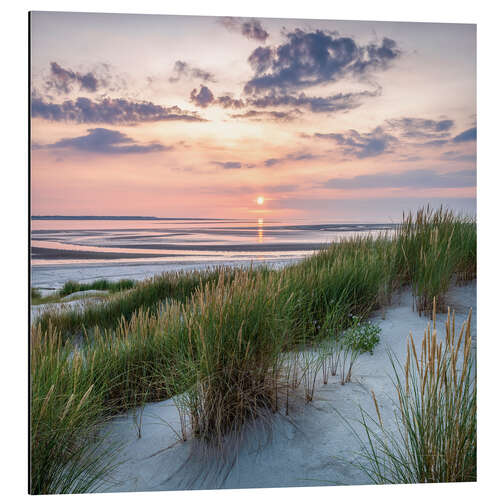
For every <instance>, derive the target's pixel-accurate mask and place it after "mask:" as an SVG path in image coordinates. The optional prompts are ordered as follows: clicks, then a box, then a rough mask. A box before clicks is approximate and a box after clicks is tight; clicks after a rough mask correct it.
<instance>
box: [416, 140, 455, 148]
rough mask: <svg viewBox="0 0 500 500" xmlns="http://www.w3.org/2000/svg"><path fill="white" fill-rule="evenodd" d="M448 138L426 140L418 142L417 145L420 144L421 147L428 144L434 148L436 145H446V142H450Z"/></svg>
mask: <svg viewBox="0 0 500 500" xmlns="http://www.w3.org/2000/svg"><path fill="white" fill-rule="evenodd" d="M448 142H449V141H448V139H433V140H432V141H425V142H420V143H418V144H416V146H419V147H424V148H425V147H427V146H430V147H432V148H434V147H438V148H439V147H441V146H444V145H445V144H448Z"/></svg>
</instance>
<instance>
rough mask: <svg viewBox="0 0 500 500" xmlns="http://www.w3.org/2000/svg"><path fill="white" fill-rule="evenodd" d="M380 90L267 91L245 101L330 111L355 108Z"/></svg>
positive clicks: (252, 103)
mask: <svg viewBox="0 0 500 500" xmlns="http://www.w3.org/2000/svg"><path fill="white" fill-rule="evenodd" d="M380 91H381V89H380V88H377V89H376V90H373V91H370V90H365V91H362V92H348V93H343V92H339V93H337V94H334V95H331V96H327V97H316V96H307V95H305V94H304V93H303V92H301V93H300V94H298V95H292V94H280V93H277V92H269V93H267V94H265V95H263V96H257V97H253V98H250V99H248V100H247V102H248V103H249V104H251V105H253V106H255V107H258V108H267V107H271V106H293V107H295V108H305V109H308V110H309V111H311V112H313V113H331V112H340V111H349V110H351V109H355V108H357V107H359V106H360V105H361V101H362V99H363V98H364V97H374V96H377V95H380Z"/></svg>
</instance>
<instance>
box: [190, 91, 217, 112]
mask: <svg viewBox="0 0 500 500" xmlns="http://www.w3.org/2000/svg"><path fill="white" fill-rule="evenodd" d="M214 101H215V98H214V95H213V93H212V91H211V90H210V89H209V88H208V87H205V85H201V86H200V90H198V91H197V90H196V89H193V90H192V91H191V102H193V103H194V104H196V106H200V108H206V107H207V106H208V105H209V104H212V103H213V102H214Z"/></svg>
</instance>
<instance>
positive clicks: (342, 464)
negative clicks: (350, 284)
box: [100, 283, 476, 491]
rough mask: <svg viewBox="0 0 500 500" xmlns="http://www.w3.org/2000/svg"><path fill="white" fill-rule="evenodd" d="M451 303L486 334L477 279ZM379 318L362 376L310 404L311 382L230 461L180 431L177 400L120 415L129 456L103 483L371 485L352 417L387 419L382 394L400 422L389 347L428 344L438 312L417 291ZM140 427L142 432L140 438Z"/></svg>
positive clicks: (333, 384) (113, 432)
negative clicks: (359, 462)
mask: <svg viewBox="0 0 500 500" xmlns="http://www.w3.org/2000/svg"><path fill="white" fill-rule="evenodd" d="M446 305H447V306H449V307H450V308H451V309H452V310H455V311H456V314H457V316H456V321H457V324H458V325H459V326H461V324H462V322H464V321H465V320H466V318H467V314H468V312H469V308H471V309H472V337H473V345H474V349H475V341H476V283H471V284H468V285H465V286H460V287H454V288H452V289H451V290H450V291H449V293H448V294H447V295H446ZM370 320H371V321H373V322H375V323H376V324H378V325H380V326H381V328H382V333H381V340H380V344H379V345H378V346H377V347H376V349H375V351H374V353H373V355H370V354H368V353H365V354H363V355H362V356H361V357H360V359H359V360H358V362H357V365H356V368H355V371H354V375H353V380H352V382H350V383H348V384H345V385H341V384H340V382H339V378H338V377H330V378H329V380H328V384H326V385H324V384H323V382H322V381H318V390H317V394H316V397H315V399H314V401H313V402H311V403H309V404H304V402H303V397H302V393H303V388H302V387H301V388H299V389H298V390H297V394H296V395H295V402H294V405H293V408H292V410H291V411H290V414H289V416H285V415H284V414H283V412H280V413H278V414H275V415H273V417H272V422H271V424H270V425H269V424H266V426H263V427H262V428H259V427H258V426H252V427H250V428H249V429H247V430H246V435H245V436H244V437H243V438H242V440H243V442H242V444H241V445H239V446H236V447H235V448H232V449H230V451H229V452H228V456H226V457H225V458H224V459H223V460H221V459H220V457H210V456H209V457H205V456H204V455H203V453H202V452H200V451H199V450H197V449H196V446H195V443H193V442H192V441H191V440H190V441H188V442H183V441H182V440H181V439H180V438H179V436H180V434H181V425H180V421H179V415H178V412H177V409H176V406H175V404H174V401H172V400H167V401H164V402H159V403H150V404H146V405H145V406H144V408H142V409H135V410H132V411H130V412H128V413H127V414H126V415H123V416H120V417H117V418H115V419H114V420H113V421H112V422H111V423H110V424H109V425H108V426H107V427H106V429H105V432H106V434H107V435H108V439H109V440H110V443H120V444H122V445H123V449H122V451H121V452H120V454H119V456H118V457H117V458H118V460H119V461H123V463H122V464H121V465H120V466H119V468H118V469H117V470H116V472H115V473H114V474H112V475H111V476H109V477H108V478H107V481H108V484H104V485H103V486H102V488H101V489H100V491H152V490H156V491H160V490H178V489H212V488H276V487H297V486H333V485H348V484H349V485H355V484H370V483H371V481H370V480H369V478H368V477H367V476H366V475H365V474H364V473H363V472H362V471H361V470H360V469H359V468H358V467H356V466H354V465H352V464H351V462H353V461H355V460H356V459H359V457H357V453H359V452H360V446H359V442H358V440H357V439H356V437H355V436H354V435H353V434H352V433H351V431H350V430H349V428H348V427H347V425H346V423H345V422H344V421H343V419H346V420H347V421H349V422H350V423H352V424H353V425H354V426H355V428H356V429H357V430H358V431H360V430H361V426H360V425H359V422H358V421H359V420H360V418H361V411H360V409H361V408H362V409H364V410H365V411H367V412H368V413H369V414H370V415H371V416H372V417H374V418H377V416H376V412H375V407H374V404H373V399H372V392H371V391H373V392H374V393H375V395H376V397H377V400H378V404H379V409H380V412H381V416H382V420H383V422H384V424H385V425H386V426H387V427H388V428H391V429H394V430H395V427H394V411H397V393H396V391H395V388H394V386H393V381H392V379H393V377H394V374H393V373H392V371H391V368H390V361H389V357H388V351H390V352H391V353H393V354H394V355H395V356H396V357H397V359H399V360H404V358H405V355H406V347H407V339H408V336H409V334H410V332H411V333H412V335H413V337H414V340H415V343H416V344H417V345H420V343H421V341H422V338H423V334H424V330H425V328H426V327H427V325H428V322H429V319H428V318H427V317H425V316H419V315H418V313H417V312H415V311H412V297H411V293H410V291H409V290H405V291H403V292H402V293H401V294H399V295H398V296H396V297H394V301H393V304H392V305H391V306H390V307H388V308H387V309H386V310H385V311H384V314H382V312H381V311H380V312H378V313H377V314H374V315H373V316H371V317H370ZM445 321H446V315H445V314H438V317H437V330H438V333H439V337H438V338H439V340H441V341H442V340H443V337H444V323H445ZM138 426H140V429H141V437H140V438H138Z"/></svg>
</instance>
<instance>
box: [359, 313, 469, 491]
mask: <svg viewBox="0 0 500 500" xmlns="http://www.w3.org/2000/svg"><path fill="white" fill-rule="evenodd" d="M433 321H434V327H433V328H432V329H431V327H430V325H429V326H428V328H427V329H426V331H425V335H424V338H423V341H422V345H421V349H420V353H418V354H417V349H416V347H415V344H414V341H413V337H412V336H411V335H410V337H409V340H408V349H407V355H406V363H405V365H404V371H403V369H402V368H403V367H401V366H400V365H399V363H398V361H397V360H395V359H394V358H393V357H391V362H392V365H393V369H394V374H395V378H394V384H395V387H396V390H397V394H398V400H399V407H398V410H397V412H396V417H397V422H396V424H397V431H396V432H393V431H392V429H391V428H390V427H389V428H387V427H386V426H385V425H384V422H383V421H382V419H381V417H380V412H379V407H378V402H377V399H376V396H375V394H373V401H374V404H375V409H376V412H377V415H378V419H375V418H372V417H370V416H369V415H368V414H367V413H366V412H363V413H362V425H363V428H364V434H365V436H366V438H367V439H366V441H365V440H363V439H361V436H360V435H359V434H357V436H358V438H359V440H360V443H361V445H362V460H363V461H362V462H361V463H360V466H361V468H362V469H363V470H364V471H365V472H366V473H367V474H368V475H369V476H370V478H371V479H372V480H373V481H374V482H376V483H380V484H382V483H437V482H461V481H475V480H476V454H477V439H476V432H477V424H476V394H477V389H476V374H475V360H474V357H473V355H472V352H471V341H472V339H471V333H470V322H471V313H469V316H468V318H467V320H466V322H465V323H464V324H463V325H462V328H461V330H460V332H456V330H455V315H454V313H453V315H450V311H449V310H448V319H447V321H446V325H445V329H446V339H445V341H444V342H438V341H437V332H436V329H435V309H434V315H433ZM401 372H403V373H401ZM351 428H352V427H351ZM367 443H368V444H367Z"/></svg>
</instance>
